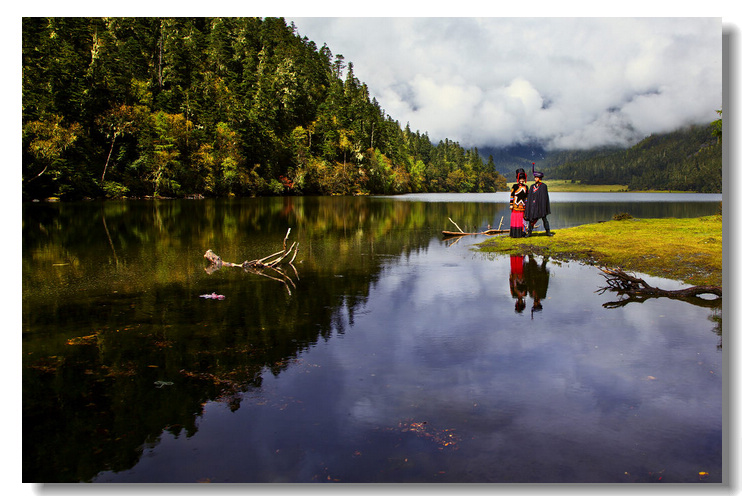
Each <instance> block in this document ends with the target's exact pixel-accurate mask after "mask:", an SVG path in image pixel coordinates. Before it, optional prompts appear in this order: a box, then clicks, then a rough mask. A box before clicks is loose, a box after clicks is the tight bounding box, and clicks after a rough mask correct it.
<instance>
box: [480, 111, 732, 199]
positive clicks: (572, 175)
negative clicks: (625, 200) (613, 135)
mask: <svg viewBox="0 0 742 496" xmlns="http://www.w3.org/2000/svg"><path fill="white" fill-rule="evenodd" d="M712 130H713V128H712V125H695V126H690V127H686V128H683V129H679V130H677V131H673V132H670V133H663V134H653V135H650V136H647V137H646V138H645V139H643V140H642V141H641V142H639V143H637V144H636V145H634V146H633V147H630V148H619V147H601V148H594V149H590V150H553V151H546V150H545V149H544V148H543V147H541V146H539V145H537V144H519V145H513V146H509V147H502V148H494V147H484V148H480V149H479V153H480V155H481V156H482V157H489V156H490V155H491V156H492V158H493V160H494V162H495V167H496V169H497V172H499V173H500V174H502V175H504V176H505V177H506V178H507V180H508V181H513V178H514V177H515V170H516V169H517V168H519V167H522V168H524V169H526V171H527V172H528V176H529V179H530V177H531V164H532V163H533V162H536V165H535V167H536V170H539V171H543V172H544V173H545V175H546V177H547V179H565V180H574V181H581V182H582V183H585V184H625V185H628V187H629V189H634V190H642V189H672V190H680V191H698V192H708V193H712V192H713V193H716V192H719V193H720V192H721V172H722V162H721V144H720V143H719V142H717V138H716V137H715V136H714V135H713V133H712Z"/></svg>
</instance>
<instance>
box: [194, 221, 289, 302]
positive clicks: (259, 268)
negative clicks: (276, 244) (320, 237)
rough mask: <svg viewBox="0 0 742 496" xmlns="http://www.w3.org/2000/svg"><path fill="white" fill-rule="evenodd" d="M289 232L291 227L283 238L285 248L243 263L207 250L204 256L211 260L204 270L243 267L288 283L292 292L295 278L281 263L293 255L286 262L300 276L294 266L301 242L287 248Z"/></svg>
mask: <svg viewBox="0 0 742 496" xmlns="http://www.w3.org/2000/svg"><path fill="white" fill-rule="evenodd" d="M289 234H291V228H289V230H288V232H287V233H286V236H285V237H284V238H283V250H281V251H278V252H276V253H273V254H271V255H268V256H267V257H263V258H260V259H256V260H245V261H244V262H242V263H233V262H225V261H224V260H222V258H221V257H220V256H219V255H217V254H216V253H214V252H213V251H212V250H210V249H209V250H206V253H204V258H205V259H206V260H208V261H209V266H208V267H206V268H205V269H204V270H206V272H208V273H209V274H212V273H213V272H215V271H217V270H219V269H221V268H222V267H241V268H242V269H244V270H245V271H246V272H250V273H253V274H257V275H260V276H263V277H267V278H269V279H273V280H275V281H280V282H282V283H284V284H285V285H286V289H287V290H288V292H289V294H291V289H290V288H289V286H292V287H293V288H294V289H296V284H295V283H294V281H293V279H291V277H290V276H288V275H287V274H286V272H284V270H283V268H282V267H281V266H280V265H281V263H282V262H283V261H284V260H285V259H286V258H287V257H288V256H289V255H291V260H290V261H288V262H286V265H288V266H289V267H291V268H292V269H293V271H294V274H295V275H296V277H297V279H298V278H299V273H298V271H297V270H296V267H294V265H293V262H294V259H295V258H296V253H297V252H298V250H299V243H298V242H293V243H292V244H291V246H290V247H289V248H288V249H287V248H286V242H287V240H288V237H289Z"/></svg>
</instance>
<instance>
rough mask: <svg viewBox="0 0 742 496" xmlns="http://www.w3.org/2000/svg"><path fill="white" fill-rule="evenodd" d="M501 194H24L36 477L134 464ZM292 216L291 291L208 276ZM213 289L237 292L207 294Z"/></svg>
mask: <svg viewBox="0 0 742 496" xmlns="http://www.w3.org/2000/svg"><path fill="white" fill-rule="evenodd" d="M502 207H503V206H502V205H493V204H488V205H476V204H471V203H462V204H453V205H451V204H446V205H444V204H433V205H431V204H428V205H425V204H419V203H412V202H395V201H393V200H389V199H373V198H311V197H302V198H278V199H270V198H268V199H266V198H263V199H254V200H234V201H229V200H219V201H210V200H208V201H172V202H167V201H165V202H107V203H104V204H101V203H84V204H29V205H24V211H23V267H24V270H23V426H24V431H23V443H24V449H23V479H24V481H27V482H39V481H49V482H53V481H60V482H61V481H78V480H90V479H91V478H92V477H94V476H95V475H96V474H97V473H98V472H100V471H102V470H124V469H128V468H130V467H132V466H133V465H134V464H135V463H136V462H137V460H138V458H139V456H140V455H141V453H142V446H143V445H145V444H147V443H156V442H157V440H158V438H159V436H160V434H161V432H162V431H163V430H168V431H170V432H172V433H173V434H174V435H180V434H182V433H184V434H185V435H188V436H190V435H193V434H194V433H195V431H196V418H197V417H198V415H200V413H201V412H202V408H203V405H204V404H205V403H206V402H208V401H212V400H218V401H226V402H229V404H230V407H231V408H233V409H236V408H239V404H240V401H241V400H242V399H241V396H242V395H241V392H244V391H246V390H248V389H250V388H252V387H259V386H260V383H261V377H262V374H264V373H267V372H271V373H273V374H278V373H280V371H281V370H283V369H284V368H286V367H287V366H288V365H289V364H290V363H291V361H292V359H294V358H295V357H296V356H297V354H298V353H300V352H301V350H302V349H305V348H307V347H309V346H311V345H312V344H313V343H316V342H317V341H319V340H322V339H329V337H330V336H331V334H332V332H333V331H334V332H338V333H342V332H345V329H343V328H342V319H340V318H338V315H339V312H340V310H341V309H345V311H346V312H347V314H348V316H349V319H350V322H351V323H352V321H353V320H352V319H353V313H354V311H355V310H356V309H357V307H358V306H359V305H361V304H362V303H363V302H364V301H365V299H366V298H367V296H368V293H369V289H370V287H371V285H372V284H373V283H374V281H375V280H376V279H377V277H378V274H379V272H380V271H381V268H382V266H383V264H384V263H385V262H384V260H385V257H388V256H395V257H396V256H404V255H408V254H410V253H412V252H416V251H419V250H425V249H426V248H427V245H428V243H430V241H431V239H433V238H434V237H435V236H436V235H437V233H438V232H439V231H440V227H441V225H443V223H444V222H447V221H446V220H445V219H446V218H447V217H449V216H455V217H456V218H459V219H480V220H479V222H495V221H494V212H495V211H497V209H500V208H502ZM440 219H443V220H440ZM288 227H291V228H292V238H294V237H296V238H297V239H298V241H299V243H300V248H299V256H298V257H297V264H296V266H297V269H298V272H299V279H298V280H297V281H296V282H297V289H296V291H294V295H293V296H289V295H288V294H287V292H286V291H285V289H284V287H283V286H282V285H281V284H279V283H275V282H274V281H270V280H267V279H265V278H260V277H256V276H254V275H251V274H247V273H243V272H241V271H240V270H239V269H234V270H230V271H224V270H222V271H219V272H218V273H215V274H213V275H210V276H209V275H207V274H205V272H204V270H203V269H204V266H205V262H204V260H203V253H204V252H205V250H206V249H208V248H214V249H216V250H219V254H220V255H221V256H222V257H223V258H224V259H227V260H234V261H241V260H244V259H252V258H257V257H258V256H264V255H267V254H270V253H272V252H274V251H276V250H275V248H276V247H277V246H280V242H281V240H282V239H283V236H284V235H285V233H286V230H287V228H288ZM374 255H380V256H374ZM214 289H216V290H217V291H218V292H219V293H222V294H227V295H228V296H227V299H226V300H225V301H223V302H215V301H206V300H202V299H199V298H198V297H197V296H198V295H199V294H201V293H204V292H211V291H212V290H214ZM237 300H238V301H239V304H234V301H237Z"/></svg>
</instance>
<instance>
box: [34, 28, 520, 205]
mask: <svg viewBox="0 0 742 496" xmlns="http://www.w3.org/2000/svg"><path fill="white" fill-rule="evenodd" d="M22 32H23V40H22V43H23V63H22V68H23V85H22V89H23V123H22V124H23V144H22V145H23V166H22V176H23V183H22V190H23V199H24V200H29V199H43V198H47V197H59V198H62V199H76V198H82V197H91V198H95V197H104V196H105V197H132V196H134V197H142V196H153V197H184V196H254V195H303V194H314V195H331V194H395V193H407V192H418V191H430V192H438V191H461V192H477V191H496V190H502V189H504V188H505V187H506V185H505V178H503V177H502V176H500V175H499V174H498V173H497V172H496V170H495V166H494V163H493V162H492V161H491V160H486V159H483V158H482V157H481V156H480V155H479V154H478V152H477V150H476V149H473V150H468V149H464V148H463V147H462V146H460V145H459V144H458V143H456V142H454V141H451V140H448V139H444V140H441V141H440V142H439V143H437V144H436V143H431V141H430V139H429V138H428V135H427V134H426V133H424V132H422V133H421V132H420V131H412V130H411V129H409V126H407V127H406V128H404V129H402V127H401V126H400V124H399V123H398V122H397V121H396V120H394V118H393V117H392V116H390V115H387V114H386V112H385V111H384V109H382V108H381V106H380V104H379V103H378V102H377V101H376V100H375V99H371V98H369V92H368V88H367V87H366V85H365V84H364V83H362V82H361V81H359V80H358V79H357V78H356V77H355V75H354V72H353V64H352V63H351V62H346V61H345V59H344V57H343V56H342V55H341V54H335V55H333V53H332V52H331V50H330V48H329V47H328V46H326V45H324V46H322V47H317V46H316V44H315V43H314V42H313V41H311V40H309V39H307V38H306V37H304V38H300V37H299V36H298V35H297V34H296V29H295V27H294V26H293V25H291V26H287V25H286V23H285V21H284V20H283V19H280V18H265V19H261V18H71V17H69V18H68V17H58V18H23V21H22Z"/></svg>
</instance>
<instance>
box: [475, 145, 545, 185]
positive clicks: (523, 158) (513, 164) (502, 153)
mask: <svg viewBox="0 0 742 496" xmlns="http://www.w3.org/2000/svg"><path fill="white" fill-rule="evenodd" d="M479 155H480V156H481V157H483V158H484V159H487V158H488V157H489V156H490V155H491V156H492V159H493V160H494V162H495V169H496V170H497V172H498V173H500V174H502V175H503V176H505V178H506V179H507V180H508V181H512V180H513V179H512V178H513V177H514V176H515V170H516V169H518V168H523V169H526V170H528V172H529V176H530V171H531V164H532V163H533V162H536V170H543V169H544V168H548V164H546V163H545V162H544V161H545V159H546V157H547V152H546V150H544V149H543V147H541V146H539V145H537V144H517V145H511V146H507V147H502V148H497V147H484V148H479Z"/></svg>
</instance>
